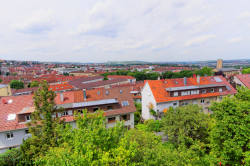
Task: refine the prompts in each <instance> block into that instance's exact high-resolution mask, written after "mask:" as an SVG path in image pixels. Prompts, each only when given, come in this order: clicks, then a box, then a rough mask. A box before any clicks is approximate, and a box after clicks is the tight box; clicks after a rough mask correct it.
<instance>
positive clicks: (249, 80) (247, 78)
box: [235, 74, 250, 88]
mask: <svg viewBox="0 0 250 166" xmlns="http://www.w3.org/2000/svg"><path fill="white" fill-rule="evenodd" d="M235 77H237V78H238V79H239V80H240V81H241V82H242V83H243V84H244V85H245V86H246V87H248V88H250V74H239V75H236V76H235Z"/></svg>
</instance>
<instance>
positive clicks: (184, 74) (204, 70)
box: [162, 67, 213, 79]
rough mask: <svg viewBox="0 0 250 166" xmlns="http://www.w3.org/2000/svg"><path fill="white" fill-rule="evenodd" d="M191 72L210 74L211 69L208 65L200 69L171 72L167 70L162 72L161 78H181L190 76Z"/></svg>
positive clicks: (201, 74) (211, 73)
mask: <svg viewBox="0 0 250 166" xmlns="http://www.w3.org/2000/svg"><path fill="white" fill-rule="evenodd" d="M193 74H196V75H200V76H212V75H213V71H212V69H211V68H209V67H203V68H202V69H200V70H194V71H192V70H182V71H180V72H172V71H167V72H165V73H163V74H162V78H164V79H169V78H183V77H192V75H193Z"/></svg>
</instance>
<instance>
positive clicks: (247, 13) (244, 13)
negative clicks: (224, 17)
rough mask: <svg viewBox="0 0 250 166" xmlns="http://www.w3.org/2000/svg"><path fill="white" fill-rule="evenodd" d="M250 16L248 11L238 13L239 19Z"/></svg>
mask: <svg viewBox="0 0 250 166" xmlns="http://www.w3.org/2000/svg"><path fill="white" fill-rule="evenodd" d="M249 18H250V11H245V12H242V13H240V15H239V19H249Z"/></svg>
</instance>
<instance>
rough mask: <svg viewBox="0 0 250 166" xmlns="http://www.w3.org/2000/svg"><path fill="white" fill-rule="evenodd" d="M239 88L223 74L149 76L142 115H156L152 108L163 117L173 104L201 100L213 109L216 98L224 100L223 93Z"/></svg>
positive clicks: (195, 102) (227, 93) (151, 116)
mask: <svg viewBox="0 0 250 166" xmlns="http://www.w3.org/2000/svg"><path fill="white" fill-rule="evenodd" d="M235 93H236V90H235V89H234V88H233V87H232V86H231V85H230V83H228V82H227V81H226V79H225V78H224V77H222V76H209V77H200V76H197V77H196V76H195V75H194V76H193V77H191V78H178V79H166V80H147V81H145V85H144V87H143V89H142V92H141V94H142V117H143V119H155V117H154V116H153V115H151V114H150V109H153V110H155V111H156V113H158V115H159V117H161V115H162V114H163V113H164V112H166V111H167V110H168V108H169V107H178V106H184V105H187V104H198V105H200V106H202V108H203V110H204V112H206V113H209V112H210V110H209V106H210V104H211V102H213V101H220V100H221V99H222V97H223V96H226V95H231V94H235Z"/></svg>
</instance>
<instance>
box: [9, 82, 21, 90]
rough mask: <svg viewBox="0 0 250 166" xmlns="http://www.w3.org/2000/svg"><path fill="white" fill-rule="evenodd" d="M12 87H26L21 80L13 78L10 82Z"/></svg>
mask: <svg viewBox="0 0 250 166" xmlns="http://www.w3.org/2000/svg"><path fill="white" fill-rule="evenodd" d="M10 87H11V88H13V89H22V88H24V83H23V82H22V81H20V80H12V81H11V82H10Z"/></svg>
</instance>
